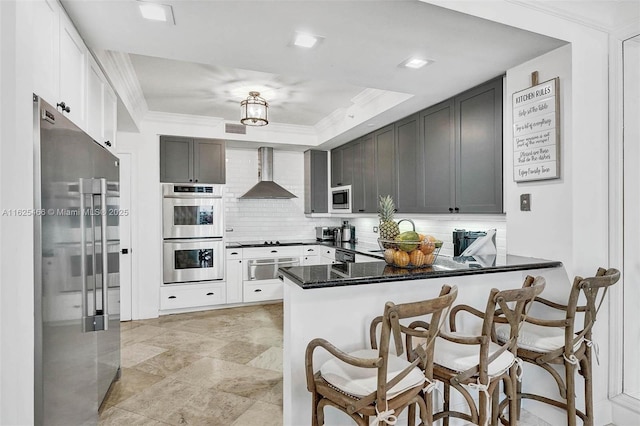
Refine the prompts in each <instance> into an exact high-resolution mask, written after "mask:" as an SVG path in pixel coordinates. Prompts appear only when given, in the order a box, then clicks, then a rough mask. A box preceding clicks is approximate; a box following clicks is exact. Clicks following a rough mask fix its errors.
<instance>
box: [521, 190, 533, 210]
mask: <svg viewBox="0 0 640 426" xmlns="http://www.w3.org/2000/svg"><path fill="white" fill-rule="evenodd" d="M520 211H522V212H529V211H531V194H520Z"/></svg>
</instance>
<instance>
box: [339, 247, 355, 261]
mask: <svg viewBox="0 0 640 426" xmlns="http://www.w3.org/2000/svg"><path fill="white" fill-rule="evenodd" d="M335 257H336V261H337V262H340V263H355V261H356V255H355V253H353V252H351V251H347V250H341V249H339V248H337V249H336V254H335Z"/></svg>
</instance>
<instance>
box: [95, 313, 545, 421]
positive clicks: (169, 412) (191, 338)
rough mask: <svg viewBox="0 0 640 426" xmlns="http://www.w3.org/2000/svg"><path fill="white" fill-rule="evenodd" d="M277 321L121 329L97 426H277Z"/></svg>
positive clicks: (189, 318) (261, 316)
mask: <svg viewBox="0 0 640 426" xmlns="http://www.w3.org/2000/svg"><path fill="white" fill-rule="evenodd" d="M282 315H283V313H282V304H281V303H276V304H267V305H255V306H248V307H240V308H228V309H218V310H211V311H204V312H194V313H186V314H176V315H167V316H161V317H160V318H156V319H152V320H142V321H129V322H123V323H122V335H121V337H122V354H121V355H122V360H121V365H122V377H121V378H120V380H119V381H118V382H116V383H115V384H114V387H113V389H112V391H111V393H110V394H109V396H108V397H107V399H106V401H105V403H104V405H103V408H102V411H101V414H100V423H99V425H100V426H112V425H113V426H121V425H132V426H152V425H153V426H159V425H207V426H217V425H224V426H229V425H231V426H258V425H259V426H271V425H273V426H281V425H282ZM522 414H523V416H522V418H521V422H520V424H521V425H524V426H548V424H547V423H545V422H543V421H542V420H540V419H539V418H537V417H535V416H534V415H532V414H531V413H527V412H526V411H524V410H523V413H522Z"/></svg>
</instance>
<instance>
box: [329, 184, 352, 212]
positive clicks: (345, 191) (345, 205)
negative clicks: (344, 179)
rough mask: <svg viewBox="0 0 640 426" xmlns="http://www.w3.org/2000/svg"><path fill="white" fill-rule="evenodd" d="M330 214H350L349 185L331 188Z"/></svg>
mask: <svg viewBox="0 0 640 426" xmlns="http://www.w3.org/2000/svg"><path fill="white" fill-rule="evenodd" d="M331 212H332V213H351V185H345V186H339V187H337V188H331Z"/></svg>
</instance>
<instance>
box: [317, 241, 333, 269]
mask: <svg viewBox="0 0 640 426" xmlns="http://www.w3.org/2000/svg"><path fill="white" fill-rule="evenodd" d="M319 247H320V264H321V265H333V264H334V263H336V249H335V248H333V247H326V246H319Z"/></svg>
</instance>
